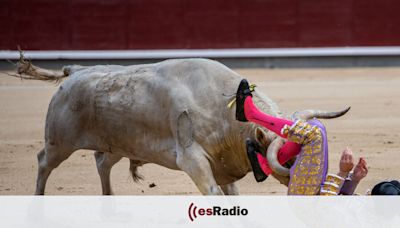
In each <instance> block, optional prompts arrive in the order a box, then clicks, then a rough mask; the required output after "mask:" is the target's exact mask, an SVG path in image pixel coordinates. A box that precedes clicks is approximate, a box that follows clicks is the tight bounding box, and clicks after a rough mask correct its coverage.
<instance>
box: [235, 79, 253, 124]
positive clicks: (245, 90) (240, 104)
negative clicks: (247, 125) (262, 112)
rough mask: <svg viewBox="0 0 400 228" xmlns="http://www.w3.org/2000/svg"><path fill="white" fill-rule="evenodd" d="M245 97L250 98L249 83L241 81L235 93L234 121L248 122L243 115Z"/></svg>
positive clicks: (244, 80)
mask: <svg viewBox="0 0 400 228" xmlns="http://www.w3.org/2000/svg"><path fill="white" fill-rule="evenodd" d="M247 96H252V95H251V91H250V86H249V82H248V81H247V80H246V79H242V81H240V84H239V87H238V89H237V92H236V119H237V120H239V121H242V122H247V121H248V120H247V118H246V116H245V114H244V101H245V100H246V97H247Z"/></svg>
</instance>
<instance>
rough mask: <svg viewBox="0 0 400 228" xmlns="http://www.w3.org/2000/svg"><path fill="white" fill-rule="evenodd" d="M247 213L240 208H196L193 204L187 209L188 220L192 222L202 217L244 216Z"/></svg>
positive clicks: (247, 212)
mask: <svg viewBox="0 0 400 228" xmlns="http://www.w3.org/2000/svg"><path fill="white" fill-rule="evenodd" d="M248 214H249V211H248V210H247V209H246V208H240V206H233V207H231V208H223V207H220V206H213V207H207V208H203V207H197V206H196V205H195V204H194V203H191V204H190V205H189V208H188V216H189V219H190V220H191V221H192V222H193V221H194V220H195V219H196V218H197V217H204V216H246V215H248Z"/></svg>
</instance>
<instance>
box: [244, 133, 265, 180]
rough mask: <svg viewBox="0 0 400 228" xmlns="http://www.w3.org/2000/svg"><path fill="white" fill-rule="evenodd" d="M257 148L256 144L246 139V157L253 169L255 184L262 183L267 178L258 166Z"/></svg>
mask: <svg viewBox="0 0 400 228" xmlns="http://www.w3.org/2000/svg"><path fill="white" fill-rule="evenodd" d="M257 148H258V146H257V142H253V141H252V140H251V139H246V150H247V157H248V158H249V161H250V164H251V167H252V169H253V174H254V178H255V179H256V181H257V182H262V181H264V180H265V179H267V177H268V176H267V175H266V174H265V173H264V172H263V171H262V169H261V167H260V164H259V163H258V159H257V153H258V152H257Z"/></svg>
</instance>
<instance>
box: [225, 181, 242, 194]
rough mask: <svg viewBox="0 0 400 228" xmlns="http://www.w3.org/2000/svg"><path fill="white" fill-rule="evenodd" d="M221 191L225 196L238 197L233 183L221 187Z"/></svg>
mask: <svg viewBox="0 0 400 228" xmlns="http://www.w3.org/2000/svg"><path fill="white" fill-rule="evenodd" d="M221 189H222V191H223V192H224V194H225V195H239V190H238V188H237V186H236V184H235V183H230V184H225V185H221Z"/></svg>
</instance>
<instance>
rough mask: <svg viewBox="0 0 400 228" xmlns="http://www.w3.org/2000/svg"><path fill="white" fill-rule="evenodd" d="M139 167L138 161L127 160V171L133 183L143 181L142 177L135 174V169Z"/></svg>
mask: <svg viewBox="0 0 400 228" xmlns="http://www.w3.org/2000/svg"><path fill="white" fill-rule="evenodd" d="M141 165H142V163H141V162H140V161H135V160H132V159H129V171H130V172H131V174H132V179H133V181H135V182H138V181H140V180H143V176H142V175H140V174H138V172H137V168H138V167H139V166H141Z"/></svg>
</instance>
